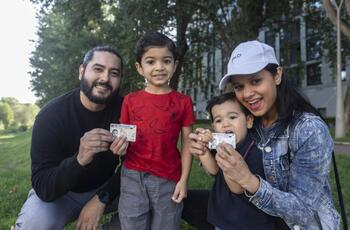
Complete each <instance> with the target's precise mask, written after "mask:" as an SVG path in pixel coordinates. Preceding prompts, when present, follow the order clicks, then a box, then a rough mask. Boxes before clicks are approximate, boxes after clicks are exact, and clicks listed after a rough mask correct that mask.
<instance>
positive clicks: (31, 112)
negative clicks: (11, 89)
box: [0, 97, 39, 129]
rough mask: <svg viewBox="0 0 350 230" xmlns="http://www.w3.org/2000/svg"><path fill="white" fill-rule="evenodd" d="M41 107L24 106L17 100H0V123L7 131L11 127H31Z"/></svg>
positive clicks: (8, 98)
mask: <svg viewBox="0 0 350 230" xmlns="http://www.w3.org/2000/svg"><path fill="white" fill-rule="evenodd" d="M38 111H39V107H38V106H37V105H35V104H22V103H20V102H19V101H18V100H17V99H16V98H13V97H3V98H1V99H0V122H1V123H2V124H3V126H4V128H5V129H8V128H9V127H13V128H18V127H25V128H28V127H31V126H32V125H33V123H34V120H35V116H36V114H37V113H38Z"/></svg>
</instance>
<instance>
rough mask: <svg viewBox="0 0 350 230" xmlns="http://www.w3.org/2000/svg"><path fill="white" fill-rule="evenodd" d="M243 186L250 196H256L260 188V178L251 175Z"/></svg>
mask: <svg viewBox="0 0 350 230" xmlns="http://www.w3.org/2000/svg"><path fill="white" fill-rule="evenodd" d="M241 186H242V188H243V189H244V190H245V191H246V192H247V193H248V194H255V193H256V192H257V191H258V189H259V186H260V180H259V177H258V176H256V175H254V174H250V175H249V177H248V178H247V180H246V181H244V182H242V183H241Z"/></svg>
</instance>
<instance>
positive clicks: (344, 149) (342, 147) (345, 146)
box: [334, 142, 350, 155]
mask: <svg viewBox="0 0 350 230" xmlns="http://www.w3.org/2000/svg"><path fill="white" fill-rule="evenodd" d="M334 152H335V153H342V154H349V155H350V143H346V142H334Z"/></svg>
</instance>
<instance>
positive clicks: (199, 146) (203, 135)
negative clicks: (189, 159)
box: [189, 128, 213, 157]
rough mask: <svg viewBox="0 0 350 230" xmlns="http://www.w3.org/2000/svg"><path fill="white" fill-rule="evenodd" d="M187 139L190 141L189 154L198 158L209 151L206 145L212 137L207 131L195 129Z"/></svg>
mask: <svg viewBox="0 0 350 230" xmlns="http://www.w3.org/2000/svg"><path fill="white" fill-rule="evenodd" d="M189 138H190V140H191V143H190V144H191V145H190V152H191V153H192V154H193V155H195V156H197V157H198V156H202V155H204V154H205V153H207V152H208V151H209V150H208V143H209V141H210V140H211V139H212V138H213V136H212V133H211V132H210V130H209V129H203V128H197V129H196V130H195V132H194V133H191V134H190V135H189Z"/></svg>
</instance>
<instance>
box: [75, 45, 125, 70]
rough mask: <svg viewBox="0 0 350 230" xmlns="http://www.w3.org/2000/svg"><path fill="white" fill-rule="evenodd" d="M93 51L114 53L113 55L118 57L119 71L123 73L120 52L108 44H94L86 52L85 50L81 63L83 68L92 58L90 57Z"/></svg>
mask: <svg viewBox="0 0 350 230" xmlns="http://www.w3.org/2000/svg"><path fill="white" fill-rule="evenodd" d="M95 52H108V53H111V54H114V55H115V56H117V57H118V58H119V59H120V68H121V70H120V71H121V73H123V59H122V57H121V56H120V54H119V53H118V52H117V50H116V49H114V48H113V47H111V46H109V45H100V46H96V47H94V48H92V49H91V50H89V51H88V52H86V53H85V55H84V58H83V61H82V63H81V64H82V65H83V67H84V69H85V68H86V66H87V65H88V64H89V62H90V61H91V60H92V58H93V57H94V54H95Z"/></svg>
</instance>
